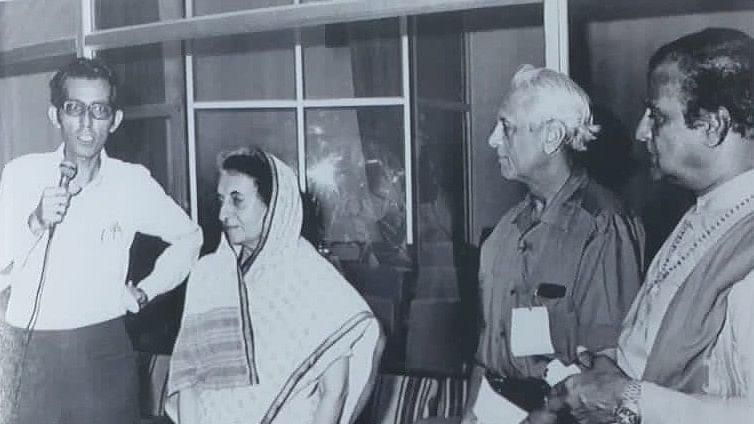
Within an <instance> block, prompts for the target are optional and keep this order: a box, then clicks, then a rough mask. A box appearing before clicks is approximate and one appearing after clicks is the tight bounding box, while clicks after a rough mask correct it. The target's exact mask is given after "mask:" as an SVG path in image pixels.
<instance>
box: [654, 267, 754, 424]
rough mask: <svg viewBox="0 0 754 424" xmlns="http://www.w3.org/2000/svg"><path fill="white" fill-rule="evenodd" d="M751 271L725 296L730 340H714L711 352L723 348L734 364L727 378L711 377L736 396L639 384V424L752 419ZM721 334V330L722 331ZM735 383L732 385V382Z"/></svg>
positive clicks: (753, 318)
mask: <svg viewBox="0 0 754 424" xmlns="http://www.w3.org/2000/svg"><path fill="white" fill-rule="evenodd" d="M752 298H754V271H752V272H750V273H749V275H748V276H747V277H746V278H745V279H744V280H742V281H741V282H739V283H738V284H736V285H735V286H734V287H733V289H731V291H730V292H729V294H728V297H727V299H728V310H727V312H726V324H725V325H726V326H730V330H731V334H732V340H724V339H722V338H721V339H718V343H723V344H724V345H720V344H718V345H717V346H715V348H714V349H723V350H725V351H726V356H727V357H728V358H731V359H730V360H731V361H735V362H736V364H730V366H727V367H725V368H726V369H727V372H728V373H729V374H730V375H715V376H713V378H716V379H727V380H729V381H728V383H731V385H734V386H735V385H740V386H739V387H736V390H735V392H738V393H740V394H739V395H738V396H736V397H729V398H722V397H717V396H711V395H688V394H685V393H681V392H677V391H675V390H671V389H668V388H665V387H661V386H658V385H656V384H653V383H648V382H642V385H641V399H640V400H639V409H640V413H641V417H642V424H706V423H745V422H751V420H752V417H754V387H753V385H754V310H753V309H752V308H751V299H752ZM723 333H725V329H723ZM734 374H735V376H734ZM734 381H735V383H733V382H734Z"/></svg>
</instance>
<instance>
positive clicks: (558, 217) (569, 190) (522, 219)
mask: <svg viewBox="0 0 754 424" xmlns="http://www.w3.org/2000/svg"><path fill="white" fill-rule="evenodd" d="M588 178H589V177H588V176H587V175H586V173H585V172H584V171H582V170H575V171H573V173H571V175H570V176H569V177H568V179H567V180H566V182H565V183H564V184H563V186H562V187H561V188H560V190H558V192H557V193H556V194H555V196H554V197H553V198H552V199H551V200H550V203H549V204H547V205H545V209H544V210H543V211H542V215H541V217H540V218H539V221H540V222H544V223H547V224H551V225H556V226H558V227H560V228H561V229H563V230H567V229H568V223H569V222H570V221H571V217H572V216H573V214H574V213H575V211H576V208H575V207H574V206H573V205H572V204H570V203H569V201H570V200H571V198H572V197H573V195H574V193H576V191H577V190H578V189H580V188H581V187H583V186H584V184H586V182H587V180H588ZM533 203H534V196H533V195H532V194H531V192H529V193H528V194H527V195H526V199H525V200H524V202H523V204H524V206H523V207H522V208H521V209H520V210H519V211H518V213H517V214H515V216H514V217H513V223H515V224H516V225H518V226H519V227H521V226H522V225H523V226H528V225H526V223H527V222H529V221H530V220H531V219H530V218H531V214H532V212H533V208H532V205H533Z"/></svg>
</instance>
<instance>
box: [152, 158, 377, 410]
mask: <svg viewBox="0 0 754 424" xmlns="http://www.w3.org/2000/svg"><path fill="white" fill-rule="evenodd" d="M268 160H269V162H270V165H271V168H272V170H273V190H272V199H271V201H270V207H269V208H268V211H267V214H266V216H265V218H264V224H263V231H262V234H263V235H262V237H261V240H260V243H259V246H258V248H257V249H256V250H255V252H256V253H255V254H256V257H254V258H253V260H252V262H251V266H250V267H249V268H248V270H247V271H246V272H245V274H243V273H242V272H241V270H240V268H239V266H238V265H237V259H236V254H235V252H234V251H233V249H232V248H231V246H230V245H229V244H228V243H227V241H225V240H223V241H222V242H221V243H220V246H219V247H218V249H217V251H216V252H215V253H213V254H210V255H207V256H205V257H203V258H202V259H201V260H200V261H199V263H198V264H197V266H196V268H195V269H194V271H192V273H191V277H190V279H189V283H188V287H187V291H186V305H185V309H184V316H183V320H182V325H181V330H180V332H179V334H178V339H177V342H176V346H175V349H174V352H173V357H172V359H171V370H170V377H169V380H168V400H167V405H166V409H167V411H168V414H169V415H170V416H171V417H172V418H173V420H174V421H176V422H177V423H178V424H193V423H202V424H214V423H217V424H235V423H239V424H240V423H244V424H248V423H264V424H271V423H301V424H306V423H310V422H311V420H312V419H313V416H314V411H315V409H316V407H317V404H318V401H319V394H318V392H317V390H316V389H317V385H318V383H319V379H320V377H321V376H322V375H323V373H324V372H325V371H326V370H327V369H328V367H329V366H330V365H331V364H333V363H334V362H336V361H338V360H340V359H342V358H345V357H347V358H348V359H349V366H348V373H347V374H348V380H347V397H346V400H345V404H344V406H343V412H342V414H341V418H340V421H339V422H340V423H342V424H346V423H348V422H349V420H350V419H351V418H352V415H354V414H353V412H354V409H355V408H356V406H357V401H358V400H359V398H360V397H361V396H362V395H363V392H364V391H365V390H369V388H370V386H371V384H370V383H371V382H372V381H373V376H374V372H375V370H376V362H377V360H378V359H379V358H378V354H377V353H378V349H377V345H378V340H379V335H380V331H379V326H378V324H377V321H376V319H375V318H374V316H373V315H372V313H371V311H370V310H369V307H368V306H367V304H366V303H365V302H364V300H363V299H362V298H361V297H360V296H359V295H358V293H356V291H355V290H354V289H353V288H352V287H351V286H350V284H349V283H348V282H347V281H346V280H345V279H343V277H341V276H340V274H339V273H338V272H337V271H336V270H335V268H334V267H332V265H330V263H329V262H327V261H326V260H325V259H324V258H322V257H321V256H320V255H319V254H318V253H317V251H316V250H315V249H314V248H313V247H312V246H311V244H309V242H307V241H306V240H305V239H303V238H302V237H301V236H300V233H301V223H302V207H301V198H300V194H299V191H298V183H297V179H296V176H295V174H294V173H293V171H292V170H291V169H290V168H289V167H288V166H286V165H285V164H284V163H283V162H281V161H280V160H279V159H277V158H275V157H274V156H272V155H268ZM242 274H243V275H242ZM179 409H180V410H179Z"/></svg>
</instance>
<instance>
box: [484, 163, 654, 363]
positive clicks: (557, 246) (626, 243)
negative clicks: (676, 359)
mask: <svg viewBox="0 0 754 424" xmlns="http://www.w3.org/2000/svg"><path fill="white" fill-rule="evenodd" d="M534 205H535V202H534V198H533V197H532V196H531V195H529V196H527V198H526V199H524V200H523V201H522V202H521V203H519V204H517V205H516V206H514V207H513V208H511V210H510V211H508V212H507V213H506V214H505V215H504V216H503V217H502V219H501V220H500V222H499V223H498V224H497V226H496V227H495V230H494V231H493V232H492V234H491V235H490V237H489V238H488V239H487V241H486V242H485V243H484V245H483V246H482V256H481V262H480V271H479V278H480V298H481V311H482V329H481V335H480V340H479V345H478V347H477V354H476V360H477V362H478V363H480V364H481V365H482V366H484V367H485V368H486V369H487V370H488V371H492V372H494V373H496V374H499V375H501V376H508V377H542V375H541V369H542V366H541V363H539V364H538V362H539V361H543V360H545V361H546V360H547V359H545V358H536V357H523V358H514V357H513V355H512V354H511V352H510V343H509V341H508V340H509V335H510V331H511V325H510V324H511V322H510V321H511V310H512V309H513V308H516V307H525V306H536V305H543V306H545V307H546V308H547V311H548V315H549V319H550V333H551V334H550V335H551V339H552V343H553V346H554V348H555V355H554V356H555V357H556V358H559V359H561V360H562V361H563V362H565V363H566V364H568V363H571V362H573V361H574V360H575V358H576V347H577V346H579V345H581V346H584V347H586V348H588V349H590V350H592V351H596V350H601V349H604V348H607V347H614V346H615V345H616V343H617V340H618V334H619V332H620V327H621V321H622V320H623V317H624V315H625V314H626V312H627V311H628V308H629V307H630V305H631V301H632V300H633V298H634V296H635V294H636V292H637V291H638V289H639V284H640V283H641V281H642V272H643V267H644V229H643V227H642V225H641V222H640V221H639V219H638V218H636V217H635V216H633V215H632V214H630V213H629V212H628V211H627V210H625V209H624V207H623V206H622V204H621V202H620V201H619V200H618V199H617V198H616V197H615V195H613V194H612V193H610V192H609V191H608V190H607V189H605V188H603V187H602V186H600V185H599V184H597V183H596V182H595V181H593V180H591V179H589V177H587V176H586V174H584V173H575V174H573V175H572V176H571V177H570V178H569V179H568V180H567V181H566V183H565V184H564V185H563V187H562V188H561V189H560V191H559V192H558V193H557V194H556V195H555V197H554V198H553V199H552V200H551V201H550V203H549V204H548V205H546V207H545V209H544V210H543V211H542V212H541V216H540V217H539V218H537V217H536V215H539V214H537V213H536V210H535V206H534ZM541 283H550V284H557V285H561V286H564V287H565V289H566V293H565V296H564V297H562V298H559V299H544V298H542V297H535V296H534V293H535V290H536V289H537V286H538V285H539V284H541Z"/></svg>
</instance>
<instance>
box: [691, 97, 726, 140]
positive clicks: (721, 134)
mask: <svg viewBox="0 0 754 424" xmlns="http://www.w3.org/2000/svg"><path fill="white" fill-rule="evenodd" d="M694 125H695V127H696V128H697V129H700V130H702V131H704V134H705V135H706V138H705V140H706V143H705V144H706V145H707V146H708V147H715V146H718V145H720V143H722V142H723V141H724V140H725V137H727V136H728V131H729V130H730V112H728V109H727V108H726V107H725V106H720V107H719V108H718V109H717V110H716V111H713V112H704V113H703V114H702V116H701V117H700V118H699V119H698V120H697V122H696V124H694Z"/></svg>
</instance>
